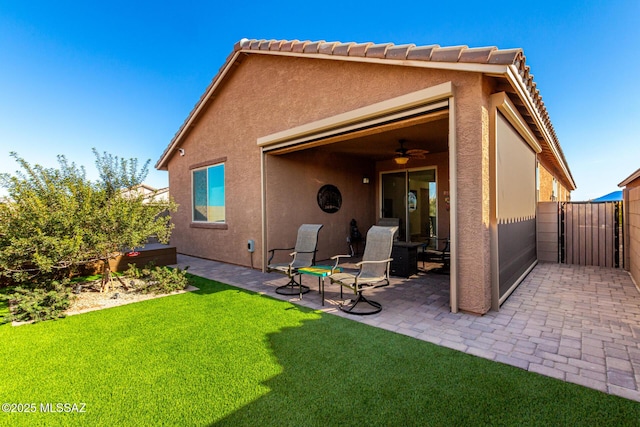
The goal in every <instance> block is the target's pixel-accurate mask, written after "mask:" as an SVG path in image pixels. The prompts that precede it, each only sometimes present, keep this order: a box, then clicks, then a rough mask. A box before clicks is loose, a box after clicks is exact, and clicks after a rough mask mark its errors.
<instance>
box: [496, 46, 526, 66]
mask: <svg viewBox="0 0 640 427" xmlns="http://www.w3.org/2000/svg"><path fill="white" fill-rule="evenodd" d="M521 57H523V55H522V49H505V50H502V49H499V50H494V51H493V52H491V55H490V56H489V61H488V64H505V65H507V64H513V63H514V62H515V61H516V60H517V59H519V58H521Z"/></svg>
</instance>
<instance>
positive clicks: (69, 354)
mask: <svg viewBox="0 0 640 427" xmlns="http://www.w3.org/2000/svg"><path fill="white" fill-rule="evenodd" d="M195 286H197V287H199V288H200V289H201V290H200V291H198V292H193V293H187V294H182V295H176V296H170V297H165V298H159V299H155V300H149V301H145V302H140V303H136V304H131V305H127V306H122V307H117V308H112V309H108V310H102V311H97V312H91V313H86V314H82V315H78V316H72V317H69V318H66V319H63V320H58V321H49V322H42V323H39V324H33V325H25V326H20V327H12V326H10V325H4V326H0V342H2V347H1V351H0V366H2V369H1V370H0V403H5V402H13V403H22V404H31V403H35V404H36V409H37V410H36V412H35V413H0V425H12V426H21V425H25V426H26V425H29V426H33V425H47V426H55V425H64V426H72V425H92V426H100V425H104V426H114V425H119V426H126V425H132V426H134V425H136V426H137V425H180V426H187V425H202V426H206V425H212V424H216V425H218V424H219V425H230V426H238V425H260V426H264V425H278V426H286V425H292V426H302V425H304V426H314V425H315V426H330V425H340V426H343V425H344V426H346V425H354V426H355V425H399V426H407V425H419V426H424V425H518V426H522V425H531V426H539V425H585V426H586V425H588V426H597V425H603V426H604V425H607V426H610V425H637V423H638V420H639V419H640V404H639V403H637V402H633V401H630V400H626V399H623V398H619V397H616V396H611V395H607V394H604V393H601V392H598V391H595V390H591V389H587V388H584V387H581V386H578V385H575V384H569V383H564V382H561V381H558V380H555V379H552V378H547V377H543V376H540V375H537V374H535V373H531V372H527V371H523V370H520V369H517V368H514V367H511V366H507V365H502V364H499V363H495V362H491V361H488V360H484V359H480V358H476V357H473V356H471V355H467V354H464V353H460V352H456V351H453V350H449V349H446V348H442V347H437V346H435V345H432V344H430V343H426V342H422V341H419V340H415V339H412V338H410V337H406V336H402V335H398V334H395V333H392V332H388V331H384V330H381V329H376V328H373V327H370V326H367V325H364V324H361V323H357V322H353V321H350V320H348V319H344V318H340V317H336V316H331V315H327V314H323V313H319V312H315V311H312V310H309V309H306V308H302V307H298V306H295V305H292V304H290V303H287V302H283V301H279V300H275V299H272V298H269V297H265V296H261V295H258V294H255V293H251V292H248V291H244V290H240V289H237V288H233V287H230V286H227V285H224V284H220V283H217V282H213V281H209V280H205V279H200V278H196V283H195ZM41 403H42V404H46V403H51V404H53V407H55V403H69V404H73V403H76V404H85V406H84V410H85V412H83V413H77V412H73V413H43V412H42V411H41V407H40V404H41ZM78 409H81V407H78Z"/></svg>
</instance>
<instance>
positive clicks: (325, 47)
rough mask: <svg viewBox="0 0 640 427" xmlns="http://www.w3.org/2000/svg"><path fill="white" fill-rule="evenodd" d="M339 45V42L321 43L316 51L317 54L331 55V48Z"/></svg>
mask: <svg viewBox="0 0 640 427" xmlns="http://www.w3.org/2000/svg"><path fill="white" fill-rule="evenodd" d="M339 44H340V42H331V43H322V44H321V45H320V47H319V49H318V53H323V54H325V55H333V48H334V47H336V46H337V45H339Z"/></svg>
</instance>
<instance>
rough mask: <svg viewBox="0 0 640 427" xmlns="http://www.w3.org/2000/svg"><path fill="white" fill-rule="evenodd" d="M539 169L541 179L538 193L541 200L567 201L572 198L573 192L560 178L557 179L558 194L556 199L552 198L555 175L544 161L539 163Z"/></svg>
mask: <svg viewBox="0 0 640 427" xmlns="http://www.w3.org/2000/svg"><path fill="white" fill-rule="evenodd" d="M538 170H539V180H540V184H539V185H540V191H539V193H538V201H539V202H551V201H556V202H567V201H569V200H571V192H570V191H568V190H567V188H566V187H564V186H563V185H562V183H561V182H560V180H557V181H558V184H557V188H558V194H556V199H555V200H551V194H552V193H553V175H552V174H551V172H549V170H548V169H547V168H546V167H545V166H544V164H543V163H542V162H540V163H538Z"/></svg>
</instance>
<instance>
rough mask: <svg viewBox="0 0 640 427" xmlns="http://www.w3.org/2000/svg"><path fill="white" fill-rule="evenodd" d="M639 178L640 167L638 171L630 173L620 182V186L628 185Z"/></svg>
mask: <svg viewBox="0 0 640 427" xmlns="http://www.w3.org/2000/svg"><path fill="white" fill-rule="evenodd" d="M638 178H640V169H638V170H637V171H635V172H634V173H632V174H631V175H629V176H628V177H627V178H626V179H625V180H624V181H622V182H621V183H620V184H618V187H620V188H623V187H626V186H627V185H629V184H631V183H632V182H633V181H635V180H636V179H638Z"/></svg>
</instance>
